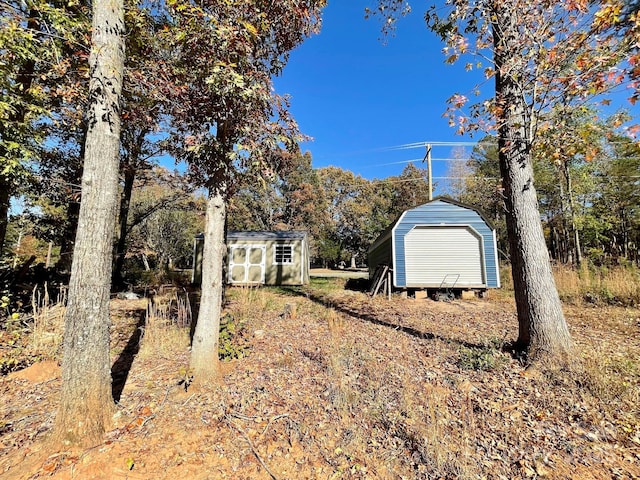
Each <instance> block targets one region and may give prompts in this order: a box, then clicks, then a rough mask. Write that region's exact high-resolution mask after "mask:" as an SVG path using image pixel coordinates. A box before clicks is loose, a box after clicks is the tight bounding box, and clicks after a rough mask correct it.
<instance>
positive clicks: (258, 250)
mask: <svg viewBox="0 0 640 480" xmlns="http://www.w3.org/2000/svg"><path fill="white" fill-rule="evenodd" d="M266 253H267V247H266V245H231V246H230V247H229V274H228V277H229V283H231V284H234V283H235V284H263V283H264V281H265V260H266Z"/></svg>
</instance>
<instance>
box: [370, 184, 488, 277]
mask: <svg viewBox="0 0 640 480" xmlns="http://www.w3.org/2000/svg"><path fill="white" fill-rule="evenodd" d="M378 265H388V266H390V267H391V268H392V269H393V285H394V287H396V288H440V287H441V286H442V284H443V282H444V283H446V284H449V285H450V284H452V283H455V285H456V288H462V289H464V288H469V289H485V288H498V287H500V272H499V264H498V249H497V244H496V232H495V229H494V228H493V226H492V225H491V224H490V223H489V222H488V221H487V220H486V218H485V217H484V215H483V214H482V213H481V212H480V211H479V210H478V209H476V208H474V207H471V206H469V205H464V204H462V203H459V202H456V201H455V200H452V199H450V198H447V197H437V198H435V199H434V200H432V201H430V202H428V203H425V204H424V205H420V206H418V207H415V208H412V209H410V210H407V211H405V212H404V213H402V215H400V217H398V219H397V220H396V221H395V222H394V223H393V224H391V225H390V226H389V228H387V230H386V231H385V232H384V233H383V234H382V235H380V237H378V239H377V240H376V241H375V242H374V243H373V244H372V245H371V248H369V270H370V275H373V272H374V271H375V269H376V267H377V266H378Z"/></svg>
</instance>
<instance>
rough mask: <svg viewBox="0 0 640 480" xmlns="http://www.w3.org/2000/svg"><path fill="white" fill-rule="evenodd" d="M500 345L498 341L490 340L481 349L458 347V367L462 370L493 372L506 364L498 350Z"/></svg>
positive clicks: (500, 342)
mask: <svg viewBox="0 0 640 480" xmlns="http://www.w3.org/2000/svg"><path fill="white" fill-rule="evenodd" d="M501 344H502V341H501V340H500V339H491V340H490V341H489V342H487V344H486V345H484V346H482V347H464V346H462V347H460V349H459V354H460V357H459V359H458V366H459V367H460V368H462V369H464V370H476V371H484V370H493V369H495V368H499V367H501V366H502V365H504V363H505V362H506V359H505V358H504V356H503V355H502V354H501V353H500V351H499V348H500V346H501Z"/></svg>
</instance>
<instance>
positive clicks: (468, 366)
mask: <svg viewBox="0 0 640 480" xmlns="http://www.w3.org/2000/svg"><path fill="white" fill-rule="evenodd" d="M230 293H231V301H230V303H229V305H228V306H227V312H229V314H230V315H232V316H233V317H234V318H235V319H236V321H237V322H238V323H239V324H240V325H241V328H240V330H239V333H237V334H236V336H235V337H234V338H233V342H234V345H235V346H236V348H237V351H243V352H245V353H246V356H244V357H243V358H238V359H234V360H231V361H225V362H222V363H221V369H222V381H221V383H220V385H219V386H217V387H215V388H210V389H200V390H194V389H191V388H187V389H185V387H184V379H185V376H186V372H187V370H186V369H187V368H188V360H189V349H188V333H187V332H188V327H182V328H180V327H177V326H175V325H173V324H171V322H169V323H165V324H163V325H160V326H159V325H157V324H156V325H153V324H151V323H147V324H146V325H145V326H141V324H140V323H139V322H140V318H142V315H143V313H144V311H145V309H146V303H145V300H134V301H124V300H114V302H113V305H112V310H113V312H114V316H113V318H114V328H113V342H112V343H113V357H114V365H117V368H115V369H114V393H117V395H116V398H119V400H118V413H117V415H116V417H115V418H114V425H113V426H112V428H111V429H110V431H109V432H108V433H107V434H106V436H105V438H104V441H103V442H102V443H100V444H98V445H95V446H93V447H92V448H89V449H85V450H80V451H76V450H69V451H51V450H49V449H48V447H47V443H46V440H47V435H48V433H49V432H50V430H51V427H52V425H53V421H54V417H55V407H56V398H57V395H58V391H59V387H60V375H59V367H58V364H57V363H56V362H55V361H46V362H41V363H38V364H35V365H33V366H31V367H29V368H27V369H25V370H22V371H19V372H16V373H12V374H10V375H8V376H5V377H0V478H2V479H39V478H53V479H60V480H62V479H72V478H74V479H174V478H184V479H196V480H197V479H343V478H344V479H352V478H353V479H365V478H369V479H431V478H433V479H439V478H443V479H457V478H479V479H482V478H486V479H520V478H521V479H525V478H566V479H612V478H616V479H634V478H640V415H639V404H640V386H639V380H640V369H639V367H638V363H637V359H638V353H639V352H640V335H639V333H640V332H639V330H640V310H638V309H629V308H615V307H606V308H594V307H572V306H567V307H566V315H567V319H568V322H569V324H570V329H571V333H572V335H573V338H574V340H575V343H576V366H575V367H574V368H573V369H571V370H553V369H549V370H544V371H539V370H525V369H524V368H523V365H522V364H521V363H520V361H519V360H518V359H517V358H514V356H512V355H511V354H510V352H509V349H508V345H509V342H512V341H513V340H515V336H516V333H517V321H516V317H515V307H514V305H513V302H512V301H511V300H509V299H505V298H502V297H500V296H493V298H489V299H483V300H474V299H472V300H456V301H454V302H451V303H446V302H434V301H432V300H429V299H402V298H393V299H392V300H391V301H388V300H386V299H384V298H380V297H376V298H373V299H371V298H369V297H368V296H367V295H366V294H364V293H360V292H351V291H344V290H342V289H334V290H327V289H318V288H315V287H314V288H312V289H309V290H304V291H302V290H282V289H262V290H236V291H232V292H230ZM292 305H293V306H294V308H291V306H292ZM285 306H286V307H285ZM285 312H287V313H286V314H285ZM141 333H144V335H142V338H140V337H141ZM117 390H119V391H117Z"/></svg>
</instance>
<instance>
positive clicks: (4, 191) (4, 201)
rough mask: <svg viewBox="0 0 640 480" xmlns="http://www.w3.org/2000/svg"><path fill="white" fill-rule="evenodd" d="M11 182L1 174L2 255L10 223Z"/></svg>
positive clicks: (0, 223) (0, 240)
mask: <svg viewBox="0 0 640 480" xmlns="http://www.w3.org/2000/svg"><path fill="white" fill-rule="evenodd" d="M10 189H11V183H10V182H9V179H8V178H7V177H6V176H4V175H0V256H2V251H3V250H4V239H5V237H6V236H7V225H8V224H9V200H10V198H11V193H10Z"/></svg>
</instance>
